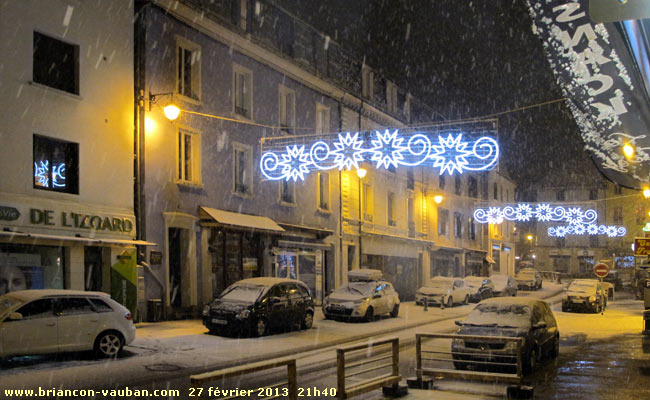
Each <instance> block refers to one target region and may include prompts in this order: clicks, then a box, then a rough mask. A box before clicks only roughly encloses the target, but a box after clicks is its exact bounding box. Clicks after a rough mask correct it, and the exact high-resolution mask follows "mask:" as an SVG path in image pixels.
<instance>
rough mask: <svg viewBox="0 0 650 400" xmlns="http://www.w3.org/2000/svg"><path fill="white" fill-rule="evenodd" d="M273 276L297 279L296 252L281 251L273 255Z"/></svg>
mask: <svg viewBox="0 0 650 400" xmlns="http://www.w3.org/2000/svg"><path fill="white" fill-rule="evenodd" d="M275 260H276V262H275V276H277V277H278V278H289V279H298V257H297V256H296V253H292V252H283V253H279V254H277V255H276V256H275Z"/></svg>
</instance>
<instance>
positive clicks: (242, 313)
mask: <svg viewBox="0 0 650 400" xmlns="http://www.w3.org/2000/svg"><path fill="white" fill-rule="evenodd" d="M249 315H251V310H242V311H240V312H238V313H237V315H235V318H237V319H245V318H248V316H249Z"/></svg>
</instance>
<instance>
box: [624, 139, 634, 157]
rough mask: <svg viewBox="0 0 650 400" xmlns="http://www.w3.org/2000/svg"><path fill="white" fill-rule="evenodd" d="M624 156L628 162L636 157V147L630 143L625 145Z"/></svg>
mask: <svg viewBox="0 0 650 400" xmlns="http://www.w3.org/2000/svg"><path fill="white" fill-rule="evenodd" d="M623 155H625V158H627V159H628V160H630V159H632V157H634V147H633V146H632V145H631V144H629V143H625V145H623Z"/></svg>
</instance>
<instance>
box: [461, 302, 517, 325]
mask: <svg viewBox="0 0 650 400" xmlns="http://www.w3.org/2000/svg"><path fill="white" fill-rule="evenodd" d="M463 324H464V325H479V326H498V327H504V328H508V327H512V328H525V327H527V326H530V307H529V306H527V305H522V304H491V303H487V304H479V305H478V306H476V307H475V308H474V309H473V310H472V311H471V312H470V313H469V314H468V315H467V318H466V319H465V321H464V322H463Z"/></svg>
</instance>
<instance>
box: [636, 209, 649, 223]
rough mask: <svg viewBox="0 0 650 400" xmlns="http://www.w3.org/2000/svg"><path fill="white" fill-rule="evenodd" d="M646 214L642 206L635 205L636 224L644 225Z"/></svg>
mask: <svg viewBox="0 0 650 400" xmlns="http://www.w3.org/2000/svg"><path fill="white" fill-rule="evenodd" d="M646 215H648V214H647V213H646V211H645V207H644V206H640V205H638V206H636V223H637V225H644V224H645V221H646Z"/></svg>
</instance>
